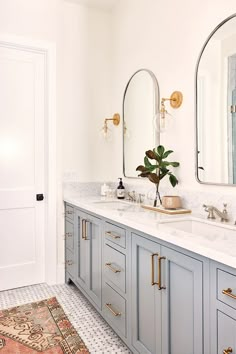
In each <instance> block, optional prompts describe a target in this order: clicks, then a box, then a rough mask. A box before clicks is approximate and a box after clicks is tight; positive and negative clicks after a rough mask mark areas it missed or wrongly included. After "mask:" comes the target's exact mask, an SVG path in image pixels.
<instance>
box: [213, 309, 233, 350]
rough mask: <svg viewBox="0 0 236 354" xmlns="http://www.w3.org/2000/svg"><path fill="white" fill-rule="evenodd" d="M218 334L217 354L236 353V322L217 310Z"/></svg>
mask: <svg viewBox="0 0 236 354" xmlns="http://www.w3.org/2000/svg"><path fill="white" fill-rule="evenodd" d="M217 332H218V344H217V347H218V348H217V354H222V353H225V354H226V353H227V354H230V353H236V320H235V319H234V318H232V317H230V316H228V315H227V314H225V313H223V312H221V311H219V310H217ZM230 349H231V351H230Z"/></svg>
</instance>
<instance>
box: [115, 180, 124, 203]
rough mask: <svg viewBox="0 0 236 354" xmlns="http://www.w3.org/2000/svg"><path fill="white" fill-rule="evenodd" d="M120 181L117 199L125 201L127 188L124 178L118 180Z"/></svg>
mask: <svg viewBox="0 0 236 354" xmlns="http://www.w3.org/2000/svg"><path fill="white" fill-rule="evenodd" d="M118 179H119V180H120V182H119V185H118V187H117V190H116V195H117V199H125V187H124V185H123V182H122V178H118Z"/></svg>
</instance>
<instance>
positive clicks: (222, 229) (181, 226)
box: [162, 219, 236, 241]
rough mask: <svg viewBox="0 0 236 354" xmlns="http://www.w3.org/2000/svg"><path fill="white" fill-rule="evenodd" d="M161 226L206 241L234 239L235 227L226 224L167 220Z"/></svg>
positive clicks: (205, 221)
mask: <svg viewBox="0 0 236 354" xmlns="http://www.w3.org/2000/svg"><path fill="white" fill-rule="evenodd" d="M162 225H163V226H164V227H165V226H167V227H169V228H171V229H172V230H176V231H184V232H185V233H187V234H188V235H189V236H194V235H198V236H203V237H204V238H205V239H206V240H211V241H213V240H216V239H219V238H221V239H222V237H226V238H227V237H228V236H234V237H236V227H235V228H234V226H232V225H227V224H223V223H222V224H218V223H217V222H214V221H208V220H201V219H188V220H169V221H164V222H162Z"/></svg>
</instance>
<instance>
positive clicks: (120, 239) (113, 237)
mask: <svg viewBox="0 0 236 354" xmlns="http://www.w3.org/2000/svg"><path fill="white" fill-rule="evenodd" d="M105 237H106V239H107V240H109V241H111V242H114V243H115V244H117V245H119V246H121V247H123V248H125V247H126V231H125V229H123V228H122V227H119V226H116V225H113V224H111V223H109V222H106V223H105Z"/></svg>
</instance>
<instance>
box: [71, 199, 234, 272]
mask: <svg viewBox="0 0 236 354" xmlns="http://www.w3.org/2000/svg"><path fill="white" fill-rule="evenodd" d="M64 201H65V202H68V203H70V204H73V205H75V206H77V207H79V208H82V209H85V210H86V211H88V212H92V213H94V214H96V215H98V216H99V215H100V216H102V217H105V218H107V219H110V220H114V221H115V222H118V223H120V224H123V225H125V226H128V227H131V228H133V229H135V230H138V231H140V232H143V233H146V234H148V235H150V236H152V237H156V238H158V239H160V240H163V241H166V242H169V243H170V244H173V245H176V246H179V247H182V248H184V249H186V250H188V251H191V252H194V253H197V254H199V255H201V256H204V257H207V258H210V259H212V260H215V261H217V262H220V263H223V264H225V265H228V266H230V267H233V268H236V226H234V225H233V224H230V223H227V224H225V223H224V224H223V223H221V222H220V221H219V220H216V221H209V220H207V219H206V218H205V219H204V218H202V217H199V216H197V215H192V214H182V215H167V214H162V213H158V212H156V211H151V210H150V211H149V210H147V209H144V208H142V207H141V206H140V205H138V204H135V203H131V202H124V201H123V202H120V201H118V200H117V199H116V200H108V199H102V198H101V197H98V196H97V197H81V196H80V195H79V194H77V193H69V194H65V195H64ZM104 201H105V202H104ZM186 220H189V221H190V223H191V222H193V223H194V222H195V224H196V225H198V224H200V228H199V230H200V231H199V230H198V228H196V229H195V230H194V232H189V231H183V230H181V229H178V228H175V227H173V226H172V225H171V223H170V221H179V222H181V221H186ZM199 221H200V223H199ZM209 230H210V232H209Z"/></svg>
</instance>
